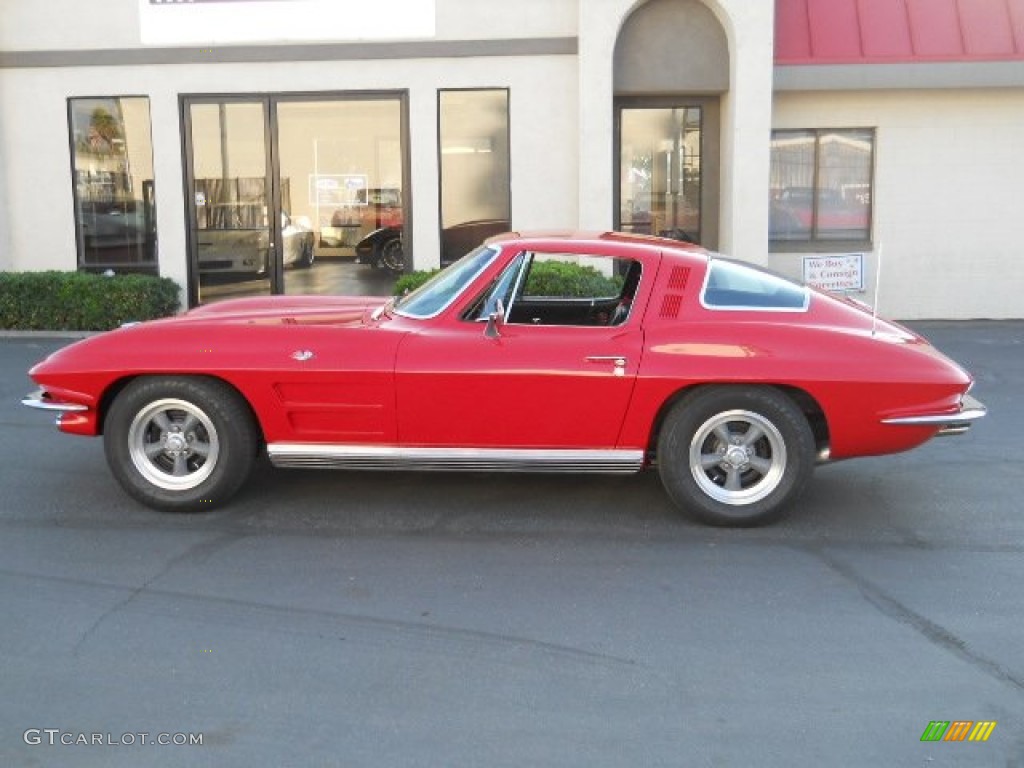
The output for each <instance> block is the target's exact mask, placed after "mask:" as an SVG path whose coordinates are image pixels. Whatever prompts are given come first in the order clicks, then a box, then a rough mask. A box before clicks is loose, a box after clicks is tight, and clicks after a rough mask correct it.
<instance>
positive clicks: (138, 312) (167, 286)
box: [0, 272, 180, 331]
mask: <svg viewBox="0 0 1024 768" xmlns="http://www.w3.org/2000/svg"><path fill="white" fill-rule="evenodd" d="M179 307H180V297H179V291H178V285H177V283H175V282H174V281H173V280H171V279H170V278H166V277H154V276H151V275H113V276H111V277H107V276H104V275H94V274H89V273H86V272H0V328H3V329H7V330H23V331H105V330H110V329H112V328H117V327H118V326H119V325H121V324H122V323H125V322H129V321H132V320H151V319H153V318H156V317H166V316H168V315H173V314H174V313H175V312H177V311H178V308H179Z"/></svg>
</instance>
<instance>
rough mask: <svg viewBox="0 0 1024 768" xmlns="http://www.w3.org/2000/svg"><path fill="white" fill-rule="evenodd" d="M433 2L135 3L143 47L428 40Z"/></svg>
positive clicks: (226, 0) (273, 0)
mask: <svg viewBox="0 0 1024 768" xmlns="http://www.w3.org/2000/svg"><path fill="white" fill-rule="evenodd" d="M435 16H436V9H435V0H139V24H140V28H141V34H142V42H143V44H145V45H188V44H193V45H215V44H218V43H229V44H230V43H271V42H289V41H310V40H318V41H322V42H339V41H353V40H397V39H407V38H431V37H434V34H435Z"/></svg>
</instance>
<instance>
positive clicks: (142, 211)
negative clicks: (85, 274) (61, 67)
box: [68, 96, 157, 274]
mask: <svg viewBox="0 0 1024 768" xmlns="http://www.w3.org/2000/svg"><path fill="white" fill-rule="evenodd" d="M68 123H69V126H70V138H71V157H72V166H73V167H72V175H73V179H74V184H73V188H74V201H75V233H76V239H77V243H78V268H79V269H81V270H106V269H113V270H114V271H115V272H148V273H152V274H156V272H157V262H156V198H155V195H154V188H153V141H152V137H151V135H150V121H149V99H147V98H145V97H140V96H129V97H103V98H78V99H68Z"/></svg>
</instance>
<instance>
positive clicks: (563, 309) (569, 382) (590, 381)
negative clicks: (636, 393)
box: [396, 254, 643, 449]
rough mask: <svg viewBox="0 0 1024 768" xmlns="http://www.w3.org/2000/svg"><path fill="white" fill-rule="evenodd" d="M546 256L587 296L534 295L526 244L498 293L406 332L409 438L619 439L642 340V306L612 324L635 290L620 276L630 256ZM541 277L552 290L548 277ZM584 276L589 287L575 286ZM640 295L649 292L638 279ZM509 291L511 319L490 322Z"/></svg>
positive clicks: (405, 431)
mask: <svg viewBox="0 0 1024 768" xmlns="http://www.w3.org/2000/svg"><path fill="white" fill-rule="evenodd" d="M541 256H542V257H543V258H544V259H546V260H547V262H548V263H549V264H553V265H554V266H552V267H551V268H550V269H549V270H547V271H548V272H549V273H550V274H555V273H556V272H559V271H561V270H565V272H566V274H561V275H560V276H558V280H556V281H555V282H556V283H557V282H559V281H561V283H562V284H563V285H564V284H565V283H566V282H568V283H570V284H572V286H576V287H573V288H572V289H573V290H576V292H577V293H578V294H579V295H574V296H563V295H531V293H530V291H529V286H530V283H531V280H532V279H533V276H534V275H535V274H537V272H536V271H534V270H533V268H534V267H535V265H536V263H538V255H537V254H521V255H520V256H519V257H518V259H517V260H514V261H513V262H512V263H511V264H510V265H509V267H508V268H507V269H506V270H505V271H504V272H503V273H502V274H501V275H500V276H499V277H498V278H497V279H496V280H495V282H494V284H493V286H492V288H491V289H490V293H489V294H488V295H486V296H483V297H480V298H478V299H477V300H476V302H475V303H474V304H471V305H470V306H469V307H464V308H462V309H460V310H459V311H457V312H456V313H454V314H453V316H452V317H450V318H449V319H448V322H446V323H437V324H432V325H429V326H424V327H423V328H422V329H421V330H420V332H418V333H412V334H410V335H408V336H407V337H406V338H405V339H404V340H403V342H402V344H401V346H400V348H399V352H398V357H397V360H396V392H397V417H398V425H399V435H398V437H399V442H400V443H401V444H402V445H405V446H439V447H440V446H445V447H473V448H544V449H558V448H565V449H595V448H612V447H614V446H615V445H616V443H617V440H618V435H619V431H620V429H621V426H622V421H623V418H624V416H625V413H626V409H627V407H628V405H629V400H630V396H631V394H632V391H633V384H634V382H635V379H636V374H637V371H638V369H639V365H640V356H641V353H642V350H643V332H642V330H641V327H640V325H641V323H640V320H641V318H640V312H638V311H634V312H632V313H629V314H628V315H627V316H625V317H624V319H622V320H621V321H620V322H618V324H616V325H609V324H608V322H609V321H610V320H611V315H612V314H613V311H614V309H615V308H616V306H617V303H618V302H619V301H621V299H622V294H623V293H624V291H625V286H624V284H623V278H622V275H621V274H618V273H619V272H622V271H623V270H622V267H623V264H621V263H620V262H619V260H614V259H607V260H606V259H603V258H602V257H585V259H586V262H587V263H586V264H580V263H579V261H581V259H579V258H578V257H575V256H574V255H571V254H570V255H568V256H569V257H570V258H563V256H564V255H562V254H543V255H541ZM572 259H576V260H577V261H576V263H575V266H573V263H574V262H573V261H572ZM566 264H568V265H569V266H568V267H565V265H566ZM555 267H557V269H555ZM516 270H518V272H517V271H516ZM549 276H550V275H549ZM556 276H557V275H556ZM588 281H589V282H591V283H593V285H590V286H589V287H588V286H587V285H586V284H587V283H588ZM534 282H536V283H537V284H538V286H539V288H540V289H541V290H547V291H548V293H549V294H550V293H552V290H551V286H550V285H547V286H545V284H544V281H542V280H538V281H534ZM580 282H582V283H583V284H584V287H583V288H580V289H579V290H577V288H578V286H577V284H578V283H580ZM555 288H556V289H557V285H556V286H555ZM613 290H614V291H615V293H612V291H613ZM555 292H556V293H557V292H558V291H557V290H556V291H555ZM563 292H564V291H563ZM633 293H635V294H637V295H639V293H638V292H637V287H636V286H635V285H634V286H633ZM503 297H504V298H507V299H508V304H507V305H506V306H503V307H502V310H503V313H504V315H505V317H507V321H505V322H500V318H499V322H494V321H492V322H490V323H488V321H487V317H488V315H490V314H491V313H492V311H493V310H494V309H495V308H496V304H497V301H496V300H497V299H499V298H503ZM630 298H632V296H631V297H630ZM574 312H575V317H573V313H574Z"/></svg>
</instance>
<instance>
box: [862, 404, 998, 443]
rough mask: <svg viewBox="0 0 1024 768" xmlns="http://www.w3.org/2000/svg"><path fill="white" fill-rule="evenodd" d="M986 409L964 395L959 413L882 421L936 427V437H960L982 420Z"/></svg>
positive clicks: (897, 417) (986, 411)
mask: <svg viewBox="0 0 1024 768" xmlns="http://www.w3.org/2000/svg"><path fill="white" fill-rule="evenodd" d="M986 413H988V409H987V408H986V407H985V406H984V405H983V404H982V403H981V402H979V401H978V400H975V399H974V398H973V397H971V396H970V395H964V396H963V398H962V399H961V401H960V412H959V413H955V414H951V413H941V414H940V413H936V414H924V415H921V416H896V417H894V418H891V419H882V423H883V424H897V425H900V424H902V425H907V426H918V427H920V426H937V427H939V431H938V433H937V434H938V435H962V434H963V433H964V432H966V431H967V430H968V429H970V428H971V424H973V423H974V422H975V421H977V420H978V419H980V418H982V417H983V416H984V415H985V414H986Z"/></svg>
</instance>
